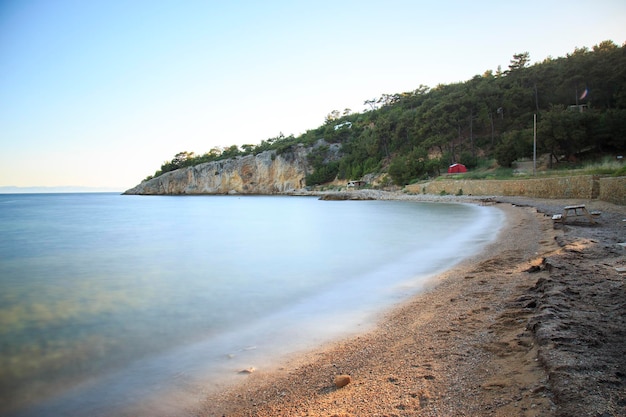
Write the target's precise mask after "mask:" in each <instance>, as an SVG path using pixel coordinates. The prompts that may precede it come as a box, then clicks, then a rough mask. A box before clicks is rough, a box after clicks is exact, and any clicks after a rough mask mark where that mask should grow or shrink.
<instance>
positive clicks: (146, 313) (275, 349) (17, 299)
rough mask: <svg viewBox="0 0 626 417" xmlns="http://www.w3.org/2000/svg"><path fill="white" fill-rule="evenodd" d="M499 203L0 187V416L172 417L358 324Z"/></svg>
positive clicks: (494, 225) (489, 233) (488, 234)
mask: <svg viewBox="0 0 626 417" xmlns="http://www.w3.org/2000/svg"><path fill="white" fill-rule="evenodd" d="M501 222H502V214H501V212H500V211H499V210H496V209H494V208H489V207H478V206H471V205H461V204H432V203H416V202H407V201H339V202H333V201H320V200H318V199H316V198H311V197H234V196H229V197H226V196H201V197H200V196H199V197H139V196H120V195H116V194H30V195H23V194H22V195H6V194H5V195H0V236H1V239H0V414H2V415H14V416H47V415H49V416H58V415H64V416H97V415H102V416H108V415H150V416H154V415H165V414H168V413H172V412H173V411H174V410H176V414H177V415H181V413H183V411H182V410H183V409H184V408H185V406H186V405H187V404H192V403H193V401H194V400H198V399H200V398H202V395H203V394H205V393H206V392H207V391H210V390H212V389H215V388H220V387H223V386H225V385H226V384H229V383H232V382H236V380H237V379H241V378H245V376H242V375H239V374H238V373H237V371H239V370H242V369H246V368H249V367H255V368H259V369H263V368H264V367H267V366H269V365H270V364H271V363H272V361H274V360H276V358H279V357H281V356H282V355H287V354H291V353H294V352H298V351H299V350H301V349H306V348H310V347H312V346H315V345H318V344H320V343H323V342H324V341H327V340H329V339H331V338H334V337H338V336H341V335H346V334H348V333H350V332H355V331H359V330H360V331H362V330H363V329H366V328H367V326H368V325H370V324H371V323H372V322H373V318H374V315H375V314H376V313H377V312H380V311H381V309H383V308H385V307H388V306H390V305H391V304H393V303H397V302H399V301H400V300H402V299H404V298H406V297H407V296H409V295H412V294H415V293H416V292H418V291H419V290H420V289H421V286H422V285H423V283H424V281H425V280H426V279H427V278H428V277H429V276H431V275H432V274H434V273H436V272H439V271H441V270H442V269H445V268H449V267H450V266H452V265H453V264H455V263H457V262H459V261H460V260H462V259H464V258H466V257H469V256H471V255H473V254H475V253H477V252H478V251H479V250H480V249H481V247H482V246H484V245H485V244H486V243H488V242H489V241H490V240H492V239H493V238H494V237H495V234H496V233H497V230H498V229H499V227H500V224H501Z"/></svg>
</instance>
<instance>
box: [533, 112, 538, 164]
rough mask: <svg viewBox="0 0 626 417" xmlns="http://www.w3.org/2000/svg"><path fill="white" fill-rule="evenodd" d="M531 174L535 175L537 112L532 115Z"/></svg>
mask: <svg viewBox="0 0 626 417" xmlns="http://www.w3.org/2000/svg"><path fill="white" fill-rule="evenodd" d="M533 175H534V176H535V175H537V113H535V114H534V115H533Z"/></svg>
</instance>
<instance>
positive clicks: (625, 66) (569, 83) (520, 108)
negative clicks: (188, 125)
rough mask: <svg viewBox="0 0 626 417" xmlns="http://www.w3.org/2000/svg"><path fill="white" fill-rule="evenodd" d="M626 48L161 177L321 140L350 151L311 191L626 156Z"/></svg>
mask: <svg viewBox="0 0 626 417" xmlns="http://www.w3.org/2000/svg"><path fill="white" fill-rule="evenodd" d="M625 46H626V45H622V46H618V45H616V44H614V43H613V42H611V41H605V42H602V43H600V44H598V45H596V46H594V47H593V48H591V49H588V48H580V49H576V50H575V51H574V52H572V53H571V54H568V55H567V56H565V57H560V58H548V59H545V60H544V61H543V62H540V63H536V64H533V65H530V55H529V53H528V52H524V53H519V54H515V55H513V58H512V59H511V61H510V65H509V66H508V68H507V69H506V70H502V69H501V68H498V69H497V70H496V71H495V72H494V71H491V70H489V71H486V72H485V73H484V74H482V75H476V76H475V77H473V78H472V79H471V80H468V81H466V82H462V83H457V84H447V85H438V86H436V87H434V88H430V87H427V86H423V85H420V86H419V87H418V88H417V89H415V90H414V91H410V92H405V93H397V94H383V95H382V96H381V97H380V98H375V99H371V100H366V101H365V102H364V104H365V105H366V106H367V107H368V109H367V110H366V111H364V112H363V113H352V112H351V110H350V109H345V110H343V111H338V110H334V111H332V112H331V113H330V114H328V116H327V117H326V120H325V123H324V124H323V125H322V126H319V127H317V128H315V129H312V130H309V131H307V132H306V133H305V134H303V135H301V136H298V137H293V136H289V137H284V136H282V135H280V136H279V137H277V138H271V139H268V140H264V141H262V142H261V143H260V144H258V145H243V146H242V147H241V148H239V147H238V146H235V145H233V146H231V147H229V148H226V149H213V150H211V151H210V152H208V153H206V154H204V155H201V156H196V155H194V154H193V153H188V152H181V153H179V154H177V155H176V156H175V157H174V159H173V160H172V161H169V162H166V163H165V164H163V166H162V167H161V170H159V171H157V172H156V173H155V176H157V175H160V174H162V173H164V172H167V171H171V170H174V169H178V168H180V167H184V166H190V165H195V164H199V163H202V162H208V161H214V160H219V159H225V158H231V157H235V156H239V155H246V154H250V153H253V154H258V153H260V152H262V151H265V150H270V149H274V150H276V152H277V153H281V152H285V151H287V150H289V148H290V147H291V146H295V145H297V144H305V145H310V144H313V143H315V142H317V141H318V140H319V139H322V138H323V139H325V141H326V142H329V143H339V144H341V149H342V154H341V155H342V156H341V158H340V159H339V160H336V158H335V159H332V158H331V159H329V158H327V157H326V154H325V153H326V150H327V148H326V147H318V148H316V149H315V151H314V152H313V153H312V154H311V156H310V157H309V158H310V163H311V164H312V165H313V166H314V168H315V170H314V171H313V173H312V174H310V175H309V176H308V177H307V185H315V184H321V183H325V182H329V181H332V180H333V179H335V178H339V179H359V178H361V177H362V176H363V175H365V174H368V173H375V172H387V173H389V176H390V177H391V179H392V180H393V182H394V183H396V184H398V185H403V184H408V183H409V182H410V181H412V180H416V179H423V178H428V177H431V176H436V175H438V174H439V173H440V172H442V170H444V169H445V168H446V167H447V166H448V165H449V164H451V163H454V162H459V163H463V164H465V165H466V166H467V167H468V168H470V169H471V168H473V167H475V166H476V165H477V164H478V163H479V161H481V160H484V159H495V160H496V161H497V163H498V164H499V165H500V166H510V165H511V163H512V162H513V161H515V160H516V159H519V158H524V157H531V156H532V153H533V124H534V121H533V119H534V115H535V114H536V115H537V116H536V117H537V138H538V139H537V151H538V152H539V153H549V154H551V155H552V158H551V162H554V163H558V162H559V161H563V160H571V159H573V158H575V157H580V155H581V154H588V155H591V154H594V153H610V152H623V151H625V150H626V49H625Z"/></svg>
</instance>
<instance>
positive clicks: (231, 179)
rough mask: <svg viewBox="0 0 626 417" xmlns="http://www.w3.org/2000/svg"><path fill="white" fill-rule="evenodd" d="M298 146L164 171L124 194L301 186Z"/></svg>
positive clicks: (303, 151)
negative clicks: (281, 150) (280, 152)
mask: <svg viewBox="0 0 626 417" xmlns="http://www.w3.org/2000/svg"><path fill="white" fill-rule="evenodd" d="M309 152H310V149H307V148H304V147H302V146H298V147H296V148H295V149H293V150H290V151H288V152H285V153H282V154H280V155H278V154H276V152H275V151H266V152H262V153H260V154H258V155H256V156H255V155H248V156H244V157H237V158H233V159H225V160H222V161H215V162H207V163H204V164H200V165H196V166H193V167H187V168H181V169H177V170H176V171H171V172H167V173H165V174H163V175H161V176H159V177H156V178H153V179H151V180H148V181H144V182H142V183H141V184H139V185H137V186H135V187H133V188H131V189H130V190H128V191H126V192H125V193H124V194H143V195H159V194H168V195H180V194H280V193H286V192H291V191H294V190H298V189H301V188H303V187H304V185H305V183H304V181H305V176H306V173H307V159H306V156H307V154H308V153H309Z"/></svg>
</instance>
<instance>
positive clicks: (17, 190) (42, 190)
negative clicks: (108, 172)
mask: <svg viewBox="0 0 626 417" xmlns="http://www.w3.org/2000/svg"><path fill="white" fill-rule="evenodd" d="M123 191H124V189H123V187H119V188H118V187H79V186H60V187H17V186H1V187H0V194H48V193H122V192H123Z"/></svg>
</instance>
